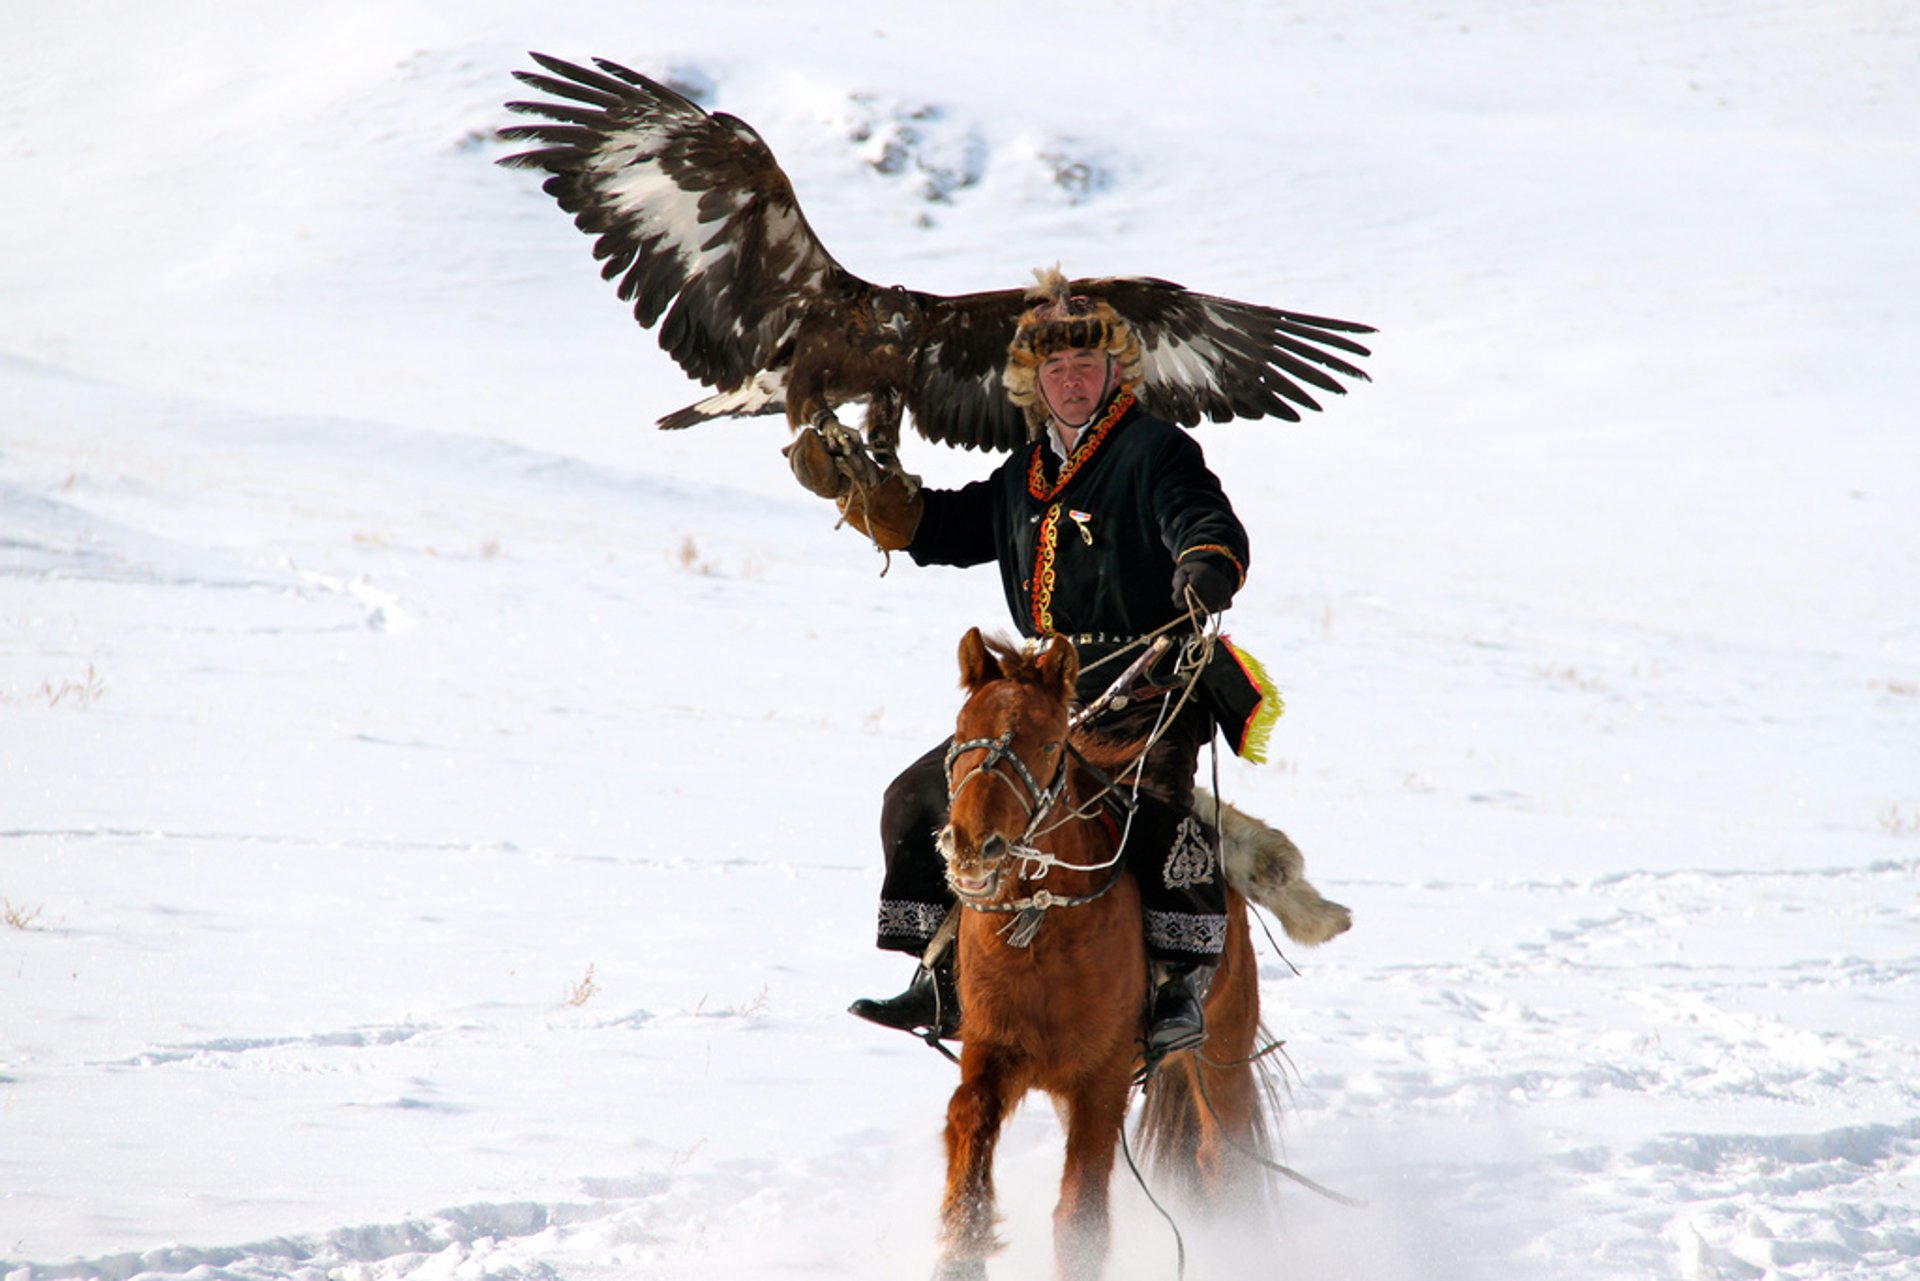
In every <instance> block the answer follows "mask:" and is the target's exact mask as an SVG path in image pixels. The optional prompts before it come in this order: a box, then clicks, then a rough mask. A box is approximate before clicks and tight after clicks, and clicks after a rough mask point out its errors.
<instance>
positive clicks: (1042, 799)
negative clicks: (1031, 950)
mask: <svg viewBox="0 0 1920 1281" xmlns="http://www.w3.org/2000/svg"><path fill="white" fill-rule="evenodd" d="M1012 743H1013V731H1012V730H1008V731H1006V732H1005V733H1004V734H1002V735H1000V736H999V737H998V738H970V739H966V740H964V741H961V742H955V743H954V744H953V746H951V747H949V748H948V749H947V777H948V779H949V782H948V785H947V804H948V807H949V809H951V807H952V804H953V801H954V799H955V798H957V797H958V796H959V795H960V792H961V790H962V789H963V788H965V787H966V785H967V784H969V783H971V782H972V781H973V780H974V779H976V778H978V777H980V776H981V775H990V776H992V777H994V778H997V779H999V780H1000V781H1001V782H1003V783H1005V784H1006V785H1007V786H1008V787H1009V788H1011V789H1013V794H1014V798H1015V799H1016V800H1018V801H1019V802H1020V805H1021V808H1022V809H1024V810H1025V811H1026V814H1027V827H1026V830H1025V831H1024V832H1022V833H1021V834H1020V836H1019V838H1018V839H1016V840H1012V841H1008V840H1006V838H1005V837H1001V836H998V835H995V836H992V837H989V838H988V839H987V841H986V842H984V843H983V849H982V852H983V853H985V846H990V845H992V844H993V843H994V842H996V841H998V842H1001V843H1002V845H1003V848H1002V849H1001V850H999V851H998V852H996V853H994V854H991V855H989V856H988V861H989V862H990V863H991V864H992V865H993V869H994V870H993V875H992V880H991V883H990V888H989V889H988V890H987V891H986V892H985V893H984V894H968V893H964V892H962V891H961V890H960V889H959V887H958V886H955V887H954V896H955V897H956V898H957V899H958V900H959V901H960V904H961V905H962V906H963V907H966V908H969V909H971V910H972V911H975V912H1004V913H1011V914H1013V919H1012V920H1011V921H1009V922H1008V923H1007V926H1006V928H1005V929H1004V930H1002V931H1001V934H1002V936H1003V937H1004V938H1005V939H1006V940H1007V945H1008V946H1009V947H1026V946H1027V945H1028V944H1030V943H1032V942H1033V936H1034V935H1035V934H1036V933H1038V932H1039V929H1040V924H1041V922H1042V921H1044V920H1045V919H1046V914H1047V912H1048V911H1049V910H1050V909H1052V908H1056V907H1080V906H1082V905H1083V904H1087V903H1091V902H1093V901H1094V900H1095V899H1098V898H1101V897H1103V896H1104V895H1105V894H1106V893H1107V891H1108V890H1111V889H1112V888H1113V887H1114V886H1115V885H1117V884H1119V881H1120V873H1121V872H1122V871H1124V870H1125V865H1124V864H1123V863H1122V862H1121V859H1120V842H1119V841H1116V842H1115V844H1114V853H1113V858H1112V859H1111V860H1110V861H1109V862H1108V863H1106V864H1104V865H1103V866H1104V867H1106V868H1107V869H1108V874H1107V879H1106V881H1105V882H1104V883H1102V884H1101V885H1100V887H1099V888H1098V889H1096V890H1093V891H1092V892H1091V893H1087V894H1055V893H1053V892H1052V891H1051V890H1046V889H1037V890H1035V891H1034V892H1033V893H1031V894H1029V895H1026V896H1025V897H1023V898H1017V899H1014V900H1012V901H1010V902H1005V903H1000V902H994V901H991V896H992V895H993V894H994V893H996V892H997V891H998V887H999V882H1000V867H1001V865H1002V864H1003V863H1004V861H1005V860H1006V859H1007V858H1008V857H1009V856H1011V857H1015V858H1018V859H1020V860H1021V862H1022V865H1023V867H1022V872H1021V874H1022V876H1024V877H1025V878H1026V879H1028V880H1040V879H1043V878H1044V877H1045V876H1046V874H1047V873H1048V872H1049V871H1050V870H1052V869H1053V868H1054V867H1055V866H1056V865H1057V866H1061V867H1075V868H1076V870H1080V871H1098V870H1100V869H1099V868H1098V867H1088V868H1078V867H1077V865H1075V864H1071V863H1065V862H1062V861H1061V860H1060V859H1058V858H1055V857H1054V856H1053V855H1052V854H1051V853H1049V852H1047V851H1046V850H1042V849H1038V848H1036V847H1035V846H1034V845H1033V839H1034V834H1035V833H1036V832H1038V831H1040V830H1041V826H1040V825H1041V824H1042V823H1044V822H1045V821H1046V819H1047V816H1048V815H1049V814H1051V813H1052V812H1053V810H1054V808H1055V807H1056V806H1057V805H1058V804H1059V803H1060V798H1061V797H1062V796H1063V795H1064V794H1065V792H1066V788H1067V778H1068V775H1069V773H1070V766H1069V763H1068V758H1069V757H1072V758H1074V759H1076V760H1080V761H1082V762H1083V763H1085V758H1084V757H1082V756H1080V754H1079V753H1078V752H1077V751H1075V750H1074V747H1073V744H1072V743H1071V742H1070V741H1068V740H1066V739H1065V738H1062V740H1061V741H1060V744H1059V747H1060V749H1061V750H1060V752H1059V756H1060V764H1059V769H1058V771H1057V772H1056V773H1055V775H1054V779H1053V782H1052V783H1050V784H1048V785H1047V786H1045V787H1042V786H1041V785H1040V782H1039V780H1038V779H1036V778H1035V777H1034V776H1033V771H1032V770H1031V769H1029V768H1028V767H1027V763H1026V762H1025V761H1023V760H1021V759H1020V757H1019V756H1018V755H1016V754H1015V753H1013V752H1011V751H1009V750H1008V748H1009V747H1010V746H1011V744H1012ZM981 749H984V750H985V751H986V757H985V758H984V759H983V760H981V761H980V762H979V763H978V764H976V765H975V766H974V767H973V768H972V769H970V770H968V771H967V772H966V773H965V774H963V775H961V776H960V778H959V779H958V780H957V781H954V780H953V764H954V762H955V761H956V760H957V759H958V758H959V757H960V755H961V754H962V753H965V752H971V751H977V750H981ZM1003 763H1004V764H1006V765H1008V766H1010V767H1011V772H1009V771H1008V770H1004V769H1002V768H1000V767H1001V765H1002V764H1003ZM1056 826H1057V824H1056ZM951 830H952V829H951V828H949V829H948V831H949V832H950V831H951ZM948 839H949V837H948V836H947V834H946V833H942V836H941V840H942V842H943V843H944V842H946V841H947V840H948ZM948 852H949V853H950V852H951V851H950V850H949V851H948Z"/></svg>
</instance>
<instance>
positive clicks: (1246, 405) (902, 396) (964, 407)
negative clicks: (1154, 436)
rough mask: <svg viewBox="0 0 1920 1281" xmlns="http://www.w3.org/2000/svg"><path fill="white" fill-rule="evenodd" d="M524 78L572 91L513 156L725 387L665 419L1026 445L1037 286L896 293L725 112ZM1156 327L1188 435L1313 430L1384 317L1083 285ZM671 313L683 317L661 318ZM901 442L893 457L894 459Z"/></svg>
mask: <svg viewBox="0 0 1920 1281" xmlns="http://www.w3.org/2000/svg"><path fill="white" fill-rule="evenodd" d="M532 57H533V59H534V61H536V62H537V63H539V64H540V66H541V67H542V68H544V69H545V72H546V73H549V74H542V73H540V72H527V71H521V72H515V73H514V74H515V76H516V77H517V78H518V79H519V80H521V81H522V82H523V83H525V84H527V85H529V86H531V87H532V88H534V89H537V90H539V91H540V92H542V93H544V94H546V95H549V97H550V98H552V99H557V101H540V102H510V103H508V104H507V106H508V108H509V109H510V110H513V111H515V112H519V113H522V114H526V115H533V116H539V117H542V118H543V119H542V122H541V123H538V124H527V125H515V126H511V127H509V128H506V129H503V130H501V133H500V136H501V137H502V138H504V139H507V140H509V141H523V142H534V143H537V144H539V145H538V146H537V147H536V148H535V149H534V150H529V151H523V152H520V153H518V154H516V155H512V156H508V157H506V158H505V159H504V160H502V161H501V163H502V164H505V165H510V166H514V167H517V168H525V169H538V170H544V171H545V172H546V173H547V174H548V175H549V176H548V178H547V180H546V182H545V184H544V186H545V189H546V191H547V192H548V194H550V195H551V196H553V197H554V199H555V200H557V201H558V202H559V204H560V207H561V208H562V209H564V210H565V211H566V212H568V213H570V214H572V215H573V219H574V222H575V224H576V225H577V226H578V227H579V228H580V229H581V230H582V231H584V232H586V233H587V234H588V235H590V236H593V237H594V238H595V240H594V256H595V257H597V258H600V259H602V260H604V263H605V265H604V267H603V268H602V271H601V274H602V275H603V276H604V277H605V278H606V279H608V280H615V279H617V280H618V282H619V292H620V296H621V297H622V298H623V299H626V300H628V301H630V302H632V304H633V314H634V318H635V319H636V320H638V321H639V322H640V324H641V325H643V326H645V327H647V328H652V327H653V326H654V325H656V324H659V325H660V345H661V347H662V348H664V349H665V350H666V352H667V353H668V354H669V355H671V356H672V357H673V358H674V360H675V361H676V362H678V363H679V365H680V367H681V368H682V369H683V370H685V371H686V372H687V373H688V374H689V375H690V376H692V377H693V378H696V379H698V380H699V381H700V382H702V383H705V384H707V385H708V386H711V387H714V388H715V389H716V393H715V394H714V395H713V396H710V397H708V398H707V399H705V400H703V401H700V402H698V403H696V404H694V405H689V406H687V407H686V408H685V409H682V410H678V411H676V412H674V413H672V414H668V415H667V416H666V417H664V418H662V419H661V424H660V425H661V426H663V427H684V426H688V425H691V424H692V423H696V422H701V421H704V420H706V419H709V418H718V417H727V416H733V415H744V414H762V413H778V412H781V411H783V410H784V411H785V412H786V414H787V417H788V420H789V421H790V422H791V423H793V424H794V425H796V426H798V425H802V424H805V423H808V422H811V421H814V420H815V419H816V417H818V416H820V415H822V414H827V415H830V414H831V413H832V411H833V409H834V408H835V407H837V406H838V405H841V404H845V403H849V402H852V401H865V402H866V404H867V411H868V413H867V431H868V435H869V437H870V438H871V437H873V436H874V435H875V433H876V430H878V431H879V432H880V433H882V434H885V435H887V436H890V437H891V439H890V440H889V441H888V442H887V443H888V444H889V445H890V446H891V445H894V444H897V436H898V429H899V419H900V414H901V411H902V409H904V410H906V411H907V412H908V413H910V414H911V415H912V419H913V422H914V425H915V427H916V428H917V429H918V430H919V432H920V433H921V434H922V435H924V436H926V437H927V438H928V439H930V440H934V441H937V442H940V443H942V444H948V445H956V446H959V447H962V448H967V449H989V450H1003V449H1012V448H1014V447H1016V446H1018V445H1019V444H1020V443H1021V442H1023V441H1024V440H1025V439H1026V438H1027V427H1026V423H1025V420H1024V418H1023V416H1022V415H1021V413H1020V411H1019V410H1018V409H1016V408H1015V407H1014V406H1013V405H1012V404H1011V403H1010V402H1009V401H1008V400H1007V397H1006V392H1005V388H1004V385H1003V383H1002V381H1001V373H1002V370H1003V368H1004V366H1005V363H1006V357H1007V344H1008V342H1009V340H1010V339H1011V338H1012V335H1013V330H1014V325H1015V322H1016V321H1017V320H1018V318H1019V316H1020V313H1021V312H1022V311H1023V310H1025V309H1026V307H1027V306H1028V305H1029V304H1028V302H1027V300H1026V294H1025V291H1024V290H1021V289H1001V290H994V291H991V292H986V293H974V294H962V295H958V296H954V297H947V296H942V295H938V294H927V293H920V292H917V291H912V290H907V289H903V288H899V287H894V288H891V289H881V288H879V287H876V286H874V285H872V284H870V283H868V282H867V281H865V280H862V279H860V278H859V277H858V276H855V275H853V274H852V273H850V272H848V271H847V270H846V269H845V268H843V267H842V266H840V264H839V263H838V262H836V261H835V260H834V258H833V256H832V255H831V254H829V253H828V252H827V250H826V248H825V246H823V245H822V244H821V243H820V240H819V237H818V236H816V235H815V234H814V232H813V229H812V227H810V226H809V225H808V224H807V220H806V217H805V215H803V214H802V213H801V211H800V206H799V203H798V201H796V200H795V198H794V194H793V186H792V184H791V183H790V182H789V181H788V179H787V176H786V174H785V173H783V172H782V171H781V169H780V166H779V165H778V164H777V163H776V162H775V160H774V158H773V152H772V151H771V150H770V149H769V148H768V147H767V145H766V143H765V142H764V141H762V140H761V138H760V135H759V134H757V133H755V132H754V131H753V129H752V128H751V127H750V126H749V125H747V123H746V122H745V121H742V120H740V119H737V118H736V117H733V116H730V115H727V114H725V113H724V112H715V113H712V114H709V113H707V112H705V111H703V110H702V109H701V108H700V107H698V106H697V105H695V104H694V103H693V102H691V101H689V100H688V99H687V98H685V97H684V96H682V95H681V94H679V93H676V92H674V91H673V90H672V89H670V88H668V87H667V86H665V85H663V84H660V83H658V82H657V81H654V80H651V79H649V78H648V77H646V76H643V75H641V74H639V73H638V72H635V71H631V70H628V69H627V68H625V67H622V66H620V65H618V64H616V63H612V62H608V61H606V60H604V59H596V60H595V62H594V65H595V67H597V68H598V70H593V69H589V68H585V67H580V66H576V65H574V64H572V63H568V62H563V61H561V60H559V59H557V58H551V57H548V56H546V55H544V54H538V53H536V54H533V55H532ZM1071 287H1072V290H1073V292H1074V293H1076V294H1087V295H1089V296H1095V297H1100V298H1104V299H1106V300H1107V301H1108V302H1109V303H1111V304H1112V306H1113V308H1114V310H1115V311H1116V312H1118V313H1119V314H1120V315H1122V316H1124V317H1125V318H1126V319H1127V321H1128V323H1129V324H1130V325H1131V326H1132V327H1133V331H1134V333H1135V334H1137V335H1138V336H1139V339H1140V342H1141V346H1142V348H1143V353H1144V356H1145V383H1144V386H1143V387H1142V388H1141V391H1140V395H1141V399H1142V401H1143V402H1144V404H1145V405H1146V407H1147V408H1148V409H1150V410H1151V411H1153V412H1154V413H1157V414H1159V415H1160V416H1161V417H1164V418H1168V419H1171V420H1173V421H1174V422H1178V423H1181V424H1183V425H1185V426H1189V427H1191V426H1195V425H1197V424H1199V423H1200V422H1202V421H1205V420H1207V419H1212V420H1213V421H1216V422H1224V421H1227V420H1228V419H1232V418H1262V417H1277V418H1284V419H1287V420H1290V421H1298V420H1299V418H1300V410H1302V409H1319V408H1320V406H1319V404H1318V403H1317V402H1316V401H1315V400H1314V398H1313V391H1312V390H1309V389H1310V388H1311V389H1313V390H1317V391H1321V392H1328V393H1333V394H1339V393H1341V392H1343V391H1344V388H1343V387H1342V386H1341V384H1340V382H1339V381H1338V380H1337V378H1336V375H1338V376H1341V377H1345V378H1349V379H1361V380H1364V379H1365V378H1366V377H1367V375H1366V374H1365V373H1364V372H1363V371H1362V370H1361V369H1360V368H1359V367H1358V366H1356V365H1355V364H1353V363H1352V362H1351V361H1349V360H1348V359H1346V358H1345V357H1347V356H1352V357H1364V356H1366V355H1368V354H1369V353H1368V351H1367V349H1366V348H1365V347H1363V346H1361V345H1360V344H1359V343H1358V342H1356V341H1355V340H1354V339H1353V338H1352V337H1351V336H1350V335H1354V334H1365V333H1371V332H1372V329H1371V328H1370V327H1369V326H1366V325H1359V324H1354V323H1351V322H1348V321H1342V320H1331V319H1327V318H1325V317H1319V316H1307V315H1301V314H1299V313H1295V312H1287V311H1278V310H1275V309H1273V308H1269V307H1260V306H1256V305H1254V304H1252V303H1244V302H1235V301H1233V300H1232V299H1227V298H1217V297H1213V296H1211V295H1207V294H1197V293H1193V292H1191V291H1189V290H1186V289H1184V288H1182V287H1181V286H1179V285H1176V284H1173V283H1171V282H1170V281H1165V280H1155V279H1151V278H1146V277H1111V278H1102V279H1086V280H1076V281H1074V282H1072V286H1071ZM663 317H664V320H663V319H662V318H663ZM888 452H889V453H891V449H889V450H888Z"/></svg>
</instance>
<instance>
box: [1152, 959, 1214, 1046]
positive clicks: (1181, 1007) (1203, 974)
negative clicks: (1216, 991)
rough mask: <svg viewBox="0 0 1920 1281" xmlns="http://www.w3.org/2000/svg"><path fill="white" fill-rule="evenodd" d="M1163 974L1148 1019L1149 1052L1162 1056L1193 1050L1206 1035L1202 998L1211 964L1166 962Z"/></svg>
mask: <svg viewBox="0 0 1920 1281" xmlns="http://www.w3.org/2000/svg"><path fill="white" fill-rule="evenodd" d="M1161 969H1162V971H1163V973H1164V977H1163V978H1162V979H1161V980H1160V986H1159V987H1157V988H1155V989H1154V993H1153V1008H1152V1011H1151V1017H1150V1018H1149V1021H1148V1023H1147V1054H1148V1056H1149V1057H1150V1058H1153V1059H1156V1060H1157V1059H1159V1058H1161V1057H1164V1056H1165V1055H1168V1054H1172V1053H1173V1052H1174V1051H1176V1050H1191V1049H1194V1048H1195V1047H1197V1046H1198V1045H1199V1044H1200V1043H1201V1042H1202V1041H1205V1040H1206V1039H1207V1016H1206V1011H1205V1007H1204V1005H1203V1002H1205V1000H1206V992H1207V984H1208V981H1209V980H1211V979H1212V978H1213V967H1212V966H1211V965H1163V966H1161Z"/></svg>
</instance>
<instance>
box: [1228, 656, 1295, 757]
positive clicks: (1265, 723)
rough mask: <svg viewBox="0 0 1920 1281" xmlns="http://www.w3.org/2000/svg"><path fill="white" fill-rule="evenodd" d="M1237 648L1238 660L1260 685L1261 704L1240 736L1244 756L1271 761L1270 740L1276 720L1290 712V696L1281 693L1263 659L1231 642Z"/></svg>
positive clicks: (1255, 709)
mask: <svg viewBox="0 0 1920 1281" xmlns="http://www.w3.org/2000/svg"><path fill="white" fill-rule="evenodd" d="M1228 648H1229V649H1230V650H1232V651H1233V657H1234V659H1235V661H1237V662H1238V663H1239V664H1240V667H1241V670H1243V671H1244V672H1246V674H1247V678H1248V679H1249V680H1251V681H1252V682H1253V683H1254V684H1255V685H1256V686H1258V687H1259V689H1260V704H1259V706H1257V707H1255V708H1254V709H1253V715H1252V716H1249V717H1248V718H1247V727H1246V730H1245V732H1244V733H1242V734H1241V736H1240V757H1241V759H1242V760H1248V761H1252V762H1253V763H1254V764H1256V765H1264V764H1266V763H1267V740H1268V739H1270V738H1272V737H1273V726H1274V722H1276V721H1278V720H1279V719H1280V718H1281V717H1282V716H1283V715H1285V714H1286V710H1287V704H1286V700H1285V699H1283V698H1281V697H1280V690H1279V688H1278V687H1277V686H1275V685H1274V683H1273V677H1271V676H1269V675H1267V669H1266V668H1265V667H1264V666H1263V665H1262V664H1261V662H1260V660H1259V659H1257V658H1255V657H1254V656H1253V655H1252V654H1249V653H1248V652H1247V651H1246V650H1244V649H1241V648H1240V647H1239V646H1238V645H1228Z"/></svg>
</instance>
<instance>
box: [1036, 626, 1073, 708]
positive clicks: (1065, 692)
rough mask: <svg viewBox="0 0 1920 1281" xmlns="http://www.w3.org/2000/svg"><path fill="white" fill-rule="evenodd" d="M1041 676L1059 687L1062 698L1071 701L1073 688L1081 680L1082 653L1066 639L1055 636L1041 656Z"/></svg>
mask: <svg viewBox="0 0 1920 1281" xmlns="http://www.w3.org/2000/svg"><path fill="white" fill-rule="evenodd" d="M1040 674H1041V675H1042V676H1044V677H1046V678H1047V681H1048V682H1049V683H1051V684H1054V685H1057V686H1058V687H1059V690H1060V697H1062V698H1064V699H1068V700H1069V701H1071V700H1072V698H1073V687H1074V685H1075V684H1076V683H1077V682H1078V681H1079V679H1080V651H1079V650H1077V649H1075V648H1074V647H1073V642H1072V641H1070V640H1068V639H1067V638H1066V637H1064V636H1055V637H1054V638H1053V643H1052V644H1051V645H1048V646H1047V652H1046V653H1045V654H1042V655H1041V656H1040Z"/></svg>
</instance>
